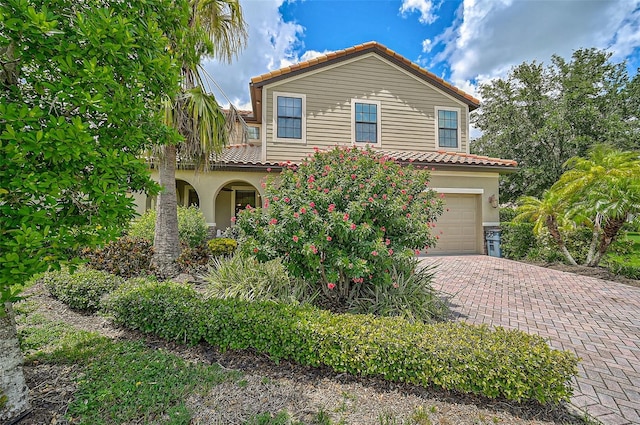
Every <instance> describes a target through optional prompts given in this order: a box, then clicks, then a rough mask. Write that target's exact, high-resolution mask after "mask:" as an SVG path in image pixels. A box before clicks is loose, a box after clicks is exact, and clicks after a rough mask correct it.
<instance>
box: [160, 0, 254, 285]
mask: <svg viewBox="0 0 640 425" xmlns="http://www.w3.org/2000/svg"><path fill="white" fill-rule="evenodd" d="M189 5H190V8H189V9H190V17H189V24H188V25H187V26H185V27H184V28H183V29H182V31H181V32H180V33H178V34H176V37H175V38H174V39H173V40H172V48H171V51H172V52H173V55H174V57H175V58H176V60H177V61H178V63H179V64H180V71H181V77H182V81H181V84H180V91H179V92H178V93H177V95H176V96H174V97H172V98H170V99H168V100H166V101H165V102H164V117H165V122H166V123H167V124H168V125H170V126H171V127H173V128H174V129H176V130H177V131H178V133H179V134H180V136H182V140H181V142H180V143H178V144H165V145H162V146H161V147H160V149H156V154H157V155H158V157H159V164H158V171H159V179H160V185H161V186H162V188H163V189H162V191H161V192H160V195H159V196H158V202H157V206H156V209H157V216H156V229H155V237H154V250H155V255H154V264H155V265H156V267H157V269H158V270H159V271H161V272H162V273H163V274H165V275H172V274H174V273H175V272H176V270H177V268H176V263H175V261H176V259H177V258H178V256H179V255H180V243H179V234H178V213H177V202H176V183H175V181H176V158H177V157H178V156H180V158H181V159H182V160H191V161H194V162H195V163H196V164H197V165H203V166H205V167H206V166H208V164H209V160H210V158H211V156H212V154H215V153H218V152H220V151H221V150H222V148H223V147H224V145H226V144H227V141H228V138H229V132H230V129H229V126H232V125H234V124H235V119H234V117H233V116H231V117H228V119H227V117H225V115H224V113H223V112H222V110H221V108H220V106H219V105H218V103H217V101H216V99H215V97H214V96H213V95H212V94H209V93H207V92H206V91H205V82H204V80H203V78H202V75H201V72H200V63H201V61H202V60H203V59H205V58H207V57H214V58H216V59H221V60H226V61H231V59H232V58H233V57H234V56H235V55H236V54H237V53H238V52H239V51H240V50H241V49H242V48H243V47H244V43H245V41H246V37H247V33H246V28H245V22H244V18H243V16H242V9H241V7H240V2H239V0H189ZM231 109H232V111H233V108H231Z"/></svg>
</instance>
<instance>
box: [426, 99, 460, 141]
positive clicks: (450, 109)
mask: <svg viewBox="0 0 640 425" xmlns="http://www.w3.org/2000/svg"><path fill="white" fill-rule="evenodd" d="M439 111H453V112H457V113H458V136H457V137H458V147H456V148H452V147H449V146H440V131H438V130H439V124H438V115H440V114H439V113H438V112H439ZM433 122H434V125H435V131H434V134H435V139H436V140H435V145H436V150H437V151H440V150H450V151H454V152H460V151H462V128H461V127H462V110H461V109H460V108H452V107H445V106H436V107H435V115H434V119H433Z"/></svg>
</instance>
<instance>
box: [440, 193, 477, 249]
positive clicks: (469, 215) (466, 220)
mask: <svg viewBox="0 0 640 425" xmlns="http://www.w3.org/2000/svg"><path fill="white" fill-rule="evenodd" d="M477 198H478V196H477V195H455V194H447V195H446V197H445V198H444V201H445V211H444V213H443V214H442V216H440V218H439V219H438V221H437V222H436V227H435V228H434V234H435V235H438V236H439V237H440V239H439V240H438V243H437V245H436V246H435V247H434V248H431V249H429V253H431V254H476V253H478V245H479V244H478V234H479V233H480V232H478V226H479V218H480V213H479V211H478V202H477ZM447 209H448V211H447ZM440 232H442V233H440Z"/></svg>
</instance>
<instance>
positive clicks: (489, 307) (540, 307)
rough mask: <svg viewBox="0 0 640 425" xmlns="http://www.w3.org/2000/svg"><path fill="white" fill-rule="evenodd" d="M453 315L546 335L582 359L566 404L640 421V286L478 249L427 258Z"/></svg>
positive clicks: (609, 419)
mask: <svg viewBox="0 0 640 425" xmlns="http://www.w3.org/2000/svg"><path fill="white" fill-rule="evenodd" d="M422 264H424V265H432V264H436V265H437V268H436V273H435V277H434V287H435V288H436V289H440V290H442V291H443V292H445V293H448V294H452V298H451V302H452V310H453V311H454V313H455V314H456V315H457V320H466V321H468V322H470V323H486V324H488V325H492V326H503V327H505V328H510V329H520V330H522V331H525V332H528V333H532V334H537V335H540V336H542V337H545V338H548V340H549V343H550V345H551V346H552V347H553V348H557V349H562V350H570V351H573V352H574V353H576V354H577V355H578V356H579V357H580V358H581V359H582V360H581V362H580V365H579V374H578V377H577V378H576V379H575V380H574V383H573V385H574V396H573V397H572V398H571V404H572V405H573V406H574V407H575V408H577V409H578V410H579V411H582V412H586V413H587V414H588V415H589V416H591V417H593V418H595V419H597V420H599V421H600V422H602V423H603V424H605V425H609V424H611V425H624V424H640V288H636V287H632V286H628V285H623V284H621V283H617V282H610V281H606V280H602V279H596V278H592V277H586V276H580V275H576V274H573V273H566V272H561V271H558V270H552V269H547V268H544V267H538V266H534V265H531V264H526V263H520V262H517V261H511V260H506V259H501V258H494V257H489V256H484V255H471V256H442V257H425V258H423V259H422Z"/></svg>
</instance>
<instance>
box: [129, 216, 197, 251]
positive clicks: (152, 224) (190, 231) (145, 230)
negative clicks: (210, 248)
mask: <svg viewBox="0 0 640 425" xmlns="http://www.w3.org/2000/svg"><path fill="white" fill-rule="evenodd" d="M155 229H156V211H155V210H147V211H146V212H145V213H144V214H142V215H141V216H140V217H139V218H137V219H136V220H134V221H133V222H132V223H131V225H130V226H129V231H128V232H127V234H128V235H129V236H132V237H136V238H143V239H146V240H148V241H150V242H151V243H152V244H153V239H154V234H155ZM208 231H209V229H208V227H207V221H206V219H205V217H204V214H202V211H201V210H200V209H199V208H198V207H195V206H191V207H183V206H178V234H179V238H180V242H184V243H186V244H187V245H189V246H190V247H192V248H193V247H196V246H198V245H201V244H203V243H204V242H205V241H206V240H207V236H208V233H207V232H208Z"/></svg>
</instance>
